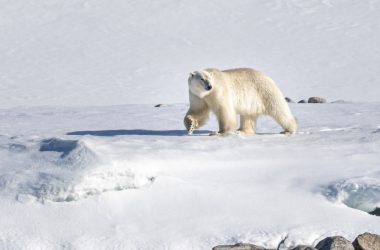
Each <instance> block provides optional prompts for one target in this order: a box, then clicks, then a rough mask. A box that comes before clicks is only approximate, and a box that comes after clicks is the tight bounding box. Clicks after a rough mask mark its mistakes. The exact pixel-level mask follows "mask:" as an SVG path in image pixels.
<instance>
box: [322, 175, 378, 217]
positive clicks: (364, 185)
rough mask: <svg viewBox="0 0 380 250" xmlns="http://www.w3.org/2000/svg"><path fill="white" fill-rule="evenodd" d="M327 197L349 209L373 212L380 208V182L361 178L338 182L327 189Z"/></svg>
mask: <svg viewBox="0 0 380 250" xmlns="http://www.w3.org/2000/svg"><path fill="white" fill-rule="evenodd" d="M325 196H326V197H327V198H328V199H329V200H331V201H334V202H338V203H343V204H345V205H347V206H348V207H351V208H356V209H359V210H362V211H365V212H372V211H374V210H375V209H376V207H380V180H379V179H375V178H369V177H360V178H352V179H347V180H342V181H338V182H336V183H332V184H331V185H329V186H328V187H327V190H326V192H325Z"/></svg>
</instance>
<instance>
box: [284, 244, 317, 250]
mask: <svg viewBox="0 0 380 250" xmlns="http://www.w3.org/2000/svg"><path fill="white" fill-rule="evenodd" d="M288 250H317V249H316V248H314V247H312V246H305V245H299V246H296V247H290V248H288Z"/></svg>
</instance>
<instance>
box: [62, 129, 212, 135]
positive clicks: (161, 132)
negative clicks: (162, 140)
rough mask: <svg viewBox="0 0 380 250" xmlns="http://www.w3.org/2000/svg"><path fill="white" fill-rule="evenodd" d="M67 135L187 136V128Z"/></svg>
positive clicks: (206, 132)
mask: <svg viewBox="0 0 380 250" xmlns="http://www.w3.org/2000/svg"><path fill="white" fill-rule="evenodd" d="M209 133H211V131H208V130H196V131H194V132H193V134H194V135H202V134H207V135H208V134H209ZM66 135H93V136H118V135H150V136H185V135H187V131H186V130H148V129H117V130H92V131H90V130H88V131H86V130H85V131H73V132H68V133H67V134H66Z"/></svg>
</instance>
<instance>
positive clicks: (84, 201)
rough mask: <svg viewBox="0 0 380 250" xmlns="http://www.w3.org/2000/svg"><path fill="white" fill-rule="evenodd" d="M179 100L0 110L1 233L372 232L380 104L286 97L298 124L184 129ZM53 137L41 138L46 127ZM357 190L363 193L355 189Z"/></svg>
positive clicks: (245, 235)
mask: <svg viewBox="0 0 380 250" xmlns="http://www.w3.org/2000/svg"><path fill="white" fill-rule="evenodd" d="M186 109H187V106H186V105H184V104H177V105H169V106H166V107H161V108H154V107H152V106H151V105H125V106H109V107H86V108H84V107H79V108H52V107H39V108H14V109H7V110H2V111H1V112H0V117H1V120H2V123H1V127H0V128H1V131H3V135H2V136H1V150H0V154H1V155H0V158H1V159H2V160H1V166H0V167H1V168H0V188H1V190H0V197H1V200H0V205H1V206H0V207H1V214H2V218H1V220H0V227H1V228H2V230H1V234H0V244H1V245H0V246H1V247H3V248H5V247H9V248H10V249H17V248H30V249H35V248H37V247H40V248H57V247H58V248H59V247H62V248H64V247H68V248H72V249H93V248H100V249H103V248H120V249H210V247H211V246H213V245H217V244H222V243H235V242H240V241H244V242H253V243H258V244H263V245H266V246H268V247H275V246H276V244H277V243H278V242H279V241H280V240H281V237H284V236H285V235H289V240H288V241H287V244H288V245H290V244H295V243H304V244H313V243H315V242H316V241H317V240H319V239H321V238H322V237H324V236H327V235H331V234H342V235H344V236H346V237H348V238H350V239H353V238H354V237H355V235H356V234H358V233H361V232H364V231H370V232H377V233H378V232H380V218H378V217H375V216H371V215H369V214H367V213H365V212H363V211H360V210H357V209H352V208H349V207H347V206H346V205H345V203H346V204H347V205H350V206H357V207H359V208H361V209H364V210H367V211H370V210H373V209H374V208H375V207H376V206H380V171H379V163H380V161H379V157H378V156H379V154H380V147H379V142H380V104H378V103H371V104H361V103H343V104H325V105H318V104H294V105H292V109H293V110H294V113H295V115H296V116H297V117H298V119H299V123H300V125H301V128H300V132H299V134H297V135H294V136H287V135H281V134H278V132H280V130H281V129H280V127H278V125H277V124H275V123H274V122H273V121H272V120H271V119H269V118H263V119H261V120H259V124H258V126H259V130H258V133H259V134H258V135H256V136H251V137H240V136H238V135H236V136H228V137H225V138H220V137H210V136H208V135H207V132H208V131H212V130H215V129H216V128H217V127H216V124H215V121H214V120H212V121H211V122H210V124H209V125H208V126H207V127H205V130H203V131H199V132H198V133H197V134H195V135H194V136H186V134H185V131H184V130H183V125H182V116H183V114H184V112H185V111H186ZM49 139H50V140H49ZM358 190H359V191H360V192H358Z"/></svg>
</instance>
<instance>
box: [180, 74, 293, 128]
mask: <svg viewBox="0 0 380 250" xmlns="http://www.w3.org/2000/svg"><path fill="white" fill-rule="evenodd" d="M188 85H189V99H190V107H189V110H188V111H187V113H186V116H185V118H184V125H185V127H186V129H187V131H188V133H189V134H191V133H192V131H193V129H197V128H199V127H201V126H202V125H204V124H205V123H206V121H207V119H208V116H209V113H210V111H211V112H213V113H214V114H215V115H216V118H217V119H218V124H219V131H218V132H217V133H215V134H216V135H225V134H229V133H234V132H236V129H237V121H236V116H237V115H240V128H239V129H238V133H241V134H244V135H251V134H254V133H255V130H256V120H257V117H258V116H259V115H269V116H271V117H273V118H274V119H275V120H276V121H277V122H278V123H279V124H280V125H281V126H282V128H283V129H284V133H291V134H293V133H295V132H296V131H297V126H298V125H297V121H296V119H295V118H294V116H293V115H292V113H291V111H290V109H289V106H288V103H287V102H286V100H285V98H284V96H283V94H282V93H281V91H280V89H279V88H278V87H277V85H276V84H275V82H274V81H273V80H272V79H271V78H269V77H268V76H266V75H264V74H263V73H261V72H260V71H257V70H255V69H250V68H238V69H228V70H223V71H220V70H218V69H213V68H209V69H205V70H201V71H194V72H193V73H191V74H190V76H189V79H188Z"/></svg>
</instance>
